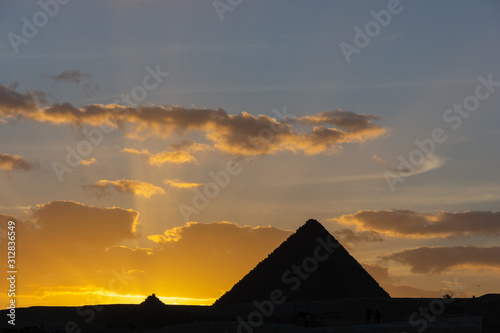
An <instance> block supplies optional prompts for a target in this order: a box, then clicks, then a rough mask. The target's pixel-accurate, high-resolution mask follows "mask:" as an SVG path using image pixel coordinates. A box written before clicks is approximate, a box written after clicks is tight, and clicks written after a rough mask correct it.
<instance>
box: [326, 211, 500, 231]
mask: <svg viewBox="0 0 500 333" xmlns="http://www.w3.org/2000/svg"><path fill="white" fill-rule="evenodd" d="M334 220H335V221H337V222H338V223H341V224H355V225H356V226H357V227H358V228H360V229H361V230H373V231H376V232H378V233H381V234H385V235H387V236H398V237H408V236H410V237H419V238H432V237H454V236H466V235H485V236H489V235H491V236H495V235H500V212H490V211H466V212H458V213H449V212H444V211H440V212H438V213H437V214H421V213H416V212H414V211H410V210H397V209H392V210H382V211H373V210H365V211H359V212H357V213H354V214H349V215H343V216H341V217H339V218H337V219H334Z"/></svg>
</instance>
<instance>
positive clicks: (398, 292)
mask: <svg viewBox="0 0 500 333" xmlns="http://www.w3.org/2000/svg"><path fill="white" fill-rule="evenodd" d="M361 266H363V268H364V269H365V270H366V271H367V272H368V273H369V274H370V275H371V276H372V277H373V278H374V279H375V280H376V281H377V282H378V283H379V284H380V286H381V287H382V288H384V290H385V291H387V292H388V293H389V295H391V297H427V298H440V297H441V295H443V294H444V293H450V288H449V287H444V288H441V289H439V290H425V289H420V288H417V287H414V286H411V285H405V284H398V279H397V278H395V277H393V276H390V274H389V268H387V267H383V266H380V265H378V264H366V263H361ZM451 293H453V292H451ZM453 294H454V295H455V296H458V295H457V293H456V292H455V293H453ZM461 296H465V295H464V294H462V295H461Z"/></svg>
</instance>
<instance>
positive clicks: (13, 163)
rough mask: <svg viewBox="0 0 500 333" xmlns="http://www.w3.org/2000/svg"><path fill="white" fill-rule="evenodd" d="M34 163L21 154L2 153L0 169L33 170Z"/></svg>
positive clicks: (0, 155)
mask: <svg viewBox="0 0 500 333" xmlns="http://www.w3.org/2000/svg"><path fill="white" fill-rule="evenodd" d="M31 168H32V165H31V164H30V163H28V162H26V160H25V159H24V158H23V157H22V156H19V155H9V154H0V169H2V170H24V171H28V170H31Z"/></svg>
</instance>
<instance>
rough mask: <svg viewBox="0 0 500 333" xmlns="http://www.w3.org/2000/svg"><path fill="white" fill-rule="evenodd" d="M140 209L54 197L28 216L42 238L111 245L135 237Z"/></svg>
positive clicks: (35, 208) (31, 211)
mask: <svg viewBox="0 0 500 333" xmlns="http://www.w3.org/2000/svg"><path fill="white" fill-rule="evenodd" d="M138 216H139V213H137V212H136V211H134V210H132V209H122V208H117V207H110V208H97V207H95V206H86V205H84V204H81V203H78V202H74V201H53V202H50V203H47V204H42V205H37V206H35V207H33V208H32V209H31V210H30V211H29V219H30V221H31V222H32V223H33V225H34V226H35V227H36V229H37V233H38V234H39V235H40V236H41V237H42V238H47V239H58V241H59V242H78V243H85V244H87V245H90V246H111V245H113V244H115V243H116V242H118V241H120V240H123V239H133V238H135V237H136V234H135V229H136V227H137V224H138V222H137V218H138Z"/></svg>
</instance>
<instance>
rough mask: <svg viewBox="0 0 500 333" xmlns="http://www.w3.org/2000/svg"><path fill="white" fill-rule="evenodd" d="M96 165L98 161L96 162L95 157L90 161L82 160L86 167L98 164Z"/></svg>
mask: <svg viewBox="0 0 500 333" xmlns="http://www.w3.org/2000/svg"><path fill="white" fill-rule="evenodd" d="M96 163H97V160H96V159H95V158H94V157H92V158H91V159H89V160H82V161H81V162H80V164H81V165H85V166H86V165H92V164H96Z"/></svg>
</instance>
